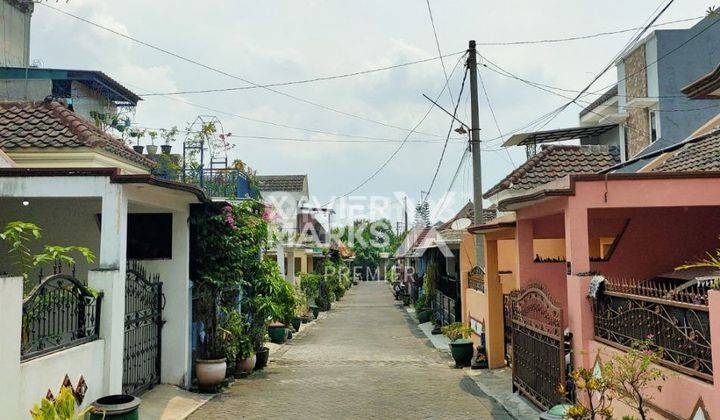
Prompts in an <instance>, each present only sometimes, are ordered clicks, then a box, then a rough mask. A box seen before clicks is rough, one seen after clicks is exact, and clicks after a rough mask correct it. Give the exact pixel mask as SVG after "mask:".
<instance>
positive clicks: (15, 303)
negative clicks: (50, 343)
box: [0, 276, 42, 419]
mask: <svg viewBox="0 0 720 420" xmlns="http://www.w3.org/2000/svg"><path fill="white" fill-rule="evenodd" d="M22 304H23V279H22V277H2V276H0V319H2V325H3V331H2V334H0V372H3V374H2V375H0V389H2V392H0V407H2V412H3V416H7V417H6V418H9V419H20V418H26V417H27V415H28V413H21V412H20V410H21V408H20V389H21V387H20V381H21V379H22V378H21V376H20V340H21V336H22ZM40 396H42V394H40Z"/></svg>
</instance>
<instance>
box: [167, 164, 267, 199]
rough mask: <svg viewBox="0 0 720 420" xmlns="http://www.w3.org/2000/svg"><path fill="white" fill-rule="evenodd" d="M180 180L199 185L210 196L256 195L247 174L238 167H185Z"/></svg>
mask: <svg viewBox="0 0 720 420" xmlns="http://www.w3.org/2000/svg"><path fill="white" fill-rule="evenodd" d="M181 181H182V182H186V183H188V184H194V185H197V186H199V187H200V188H202V189H203V190H204V191H205V192H206V193H207V194H208V195H210V196H212V197H226V198H250V197H257V191H255V190H254V189H253V188H252V187H251V185H250V180H249V179H248V176H247V175H246V174H245V173H244V172H242V171H240V170H239V169H232V168H229V169H211V168H203V169H186V170H185V171H184V172H183V173H182V174H181Z"/></svg>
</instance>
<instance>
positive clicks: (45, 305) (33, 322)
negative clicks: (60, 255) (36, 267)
mask: <svg viewBox="0 0 720 420" xmlns="http://www.w3.org/2000/svg"><path fill="white" fill-rule="evenodd" d="M101 303H102V293H93V292H92V291H90V290H89V289H88V288H87V287H85V286H84V285H83V284H82V283H80V281H79V280H77V279H76V278H74V277H73V276H71V275H69V274H54V275H52V276H49V277H46V278H45V279H43V280H42V281H41V282H40V284H39V285H38V286H37V287H35V288H34V289H33V290H32V291H31V292H30V294H29V295H28V296H27V297H26V298H25V300H24V301H23V315H22V337H21V344H20V352H21V359H22V360H28V359H32V358H35V357H38V356H41V355H44V354H48V353H53V352H56V351H60V350H63V349H66V348H69V347H74V346H78V345H80V344H84V343H87V342H90V341H94V340H97V338H98V337H99V334H100V308H101Z"/></svg>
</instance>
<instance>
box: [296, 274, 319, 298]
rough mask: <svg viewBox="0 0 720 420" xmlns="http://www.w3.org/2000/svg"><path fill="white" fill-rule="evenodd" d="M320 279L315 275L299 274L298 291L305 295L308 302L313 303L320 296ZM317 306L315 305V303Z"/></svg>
mask: <svg viewBox="0 0 720 420" xmlns="http://www.w3.org/2000/svg"><path fill="white" fill-rule="evenodd" d="M321 280H322V279H321V277H320V275H319V274H315V273H301V274H300V289H302V291H303V292H304V293H305V296H306V297H307V299H308V301H313V302H314V301H315V300H316V299H317V297H318V296H319V294H320V281H321ZM316 304H317V303H316Z"/></svg>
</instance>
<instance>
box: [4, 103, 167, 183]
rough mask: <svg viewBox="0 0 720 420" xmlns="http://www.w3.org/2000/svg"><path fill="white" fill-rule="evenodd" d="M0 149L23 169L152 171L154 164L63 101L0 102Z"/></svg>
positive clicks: (141, 172) (130, 172) (135, 172)
mask: <svg viewBox="0 0 720 420" xmlns="http://www.w3.org/2000/svg"><path fill="white" fill-rule="evenodd" d="M0 148H1V149H2V150H3V151H4V152H5V153H6V154H7V156H9V157H10V159H12V160H13V161H14V162H15V164H16V165H17V166H18V167H27V168H52V167H54V168H107V167H113V168H119V169H120V170H121V171H122V172H123V173H128V174H147V173H149V171H150V169H151V168H152V167H154V166H155V162H153V161H152V160H150V159H148V158H147V157H145V156H143V155H141V154H139V153H136V152H135V151H134V150H133V149H131V148H130V147H129V146H127V145H125V143H124V142H123V141H122V140H121V139H118V138H116V137H113V136H111V135H109V134H107V133H106V132H104V131H102V130H100V129H99V128H98V127H96V126H95V125H94V124H93V123H91V122H90V121H89V120H88V119H86V118H84V117H82V116H80V115H78V114H77V113H76V112H73V111H72V110H70V109H69V107H68V106H67V105H65V104H63V103H62V102H59V101H55V100H50V99H46V100H42V101H36V102H32V101H30V102H22V101H0Z"/></svg>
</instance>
